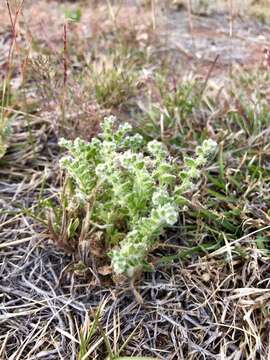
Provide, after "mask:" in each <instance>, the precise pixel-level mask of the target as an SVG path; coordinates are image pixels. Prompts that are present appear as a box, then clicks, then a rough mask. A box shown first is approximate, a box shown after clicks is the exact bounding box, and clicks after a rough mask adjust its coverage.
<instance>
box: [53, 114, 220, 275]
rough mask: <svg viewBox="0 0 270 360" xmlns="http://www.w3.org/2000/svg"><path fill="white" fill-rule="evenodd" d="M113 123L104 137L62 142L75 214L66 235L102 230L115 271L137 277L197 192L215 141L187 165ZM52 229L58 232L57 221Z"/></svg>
mask: <svg viewBox="0 0 270 360" xmlns="http://www.w3.org/2000/svg"><path fill="white" fill-rule="evenodd" d="M115 125H116V124H115V118H114V117H108V118H105V120H104V122H103V124H102V130H103V133H102V134H101V136H100V138H97V137H95V138H93V139H92V141H91V142H85V141H83V140H81V139H79V138H77V139H76V140H75V141H74V142H71V141H67V140H65V139H62V140H61V141H60V144H61V146H63V147H65V148H66V149H67V150H68V155H66V156H64V157H63V158H62V159H61V167H62V168H63V169H65V171H66V173H67V182H68V184H69V185H68V187H65V189H66V191H65V194H64V197H62V202H64V203H65V205H64V207H65V209H66V211H67V212H71V213H72V214H73V215H74V216H73V219H72V220H71V221H70V223H69V225H68V226H67V228H68V234H69V235H66V236H68V237H69V238H70V241H71V242H72V241H74V238H75V237H76V233H77V231H78V229H80V236H79V237H80V238H82V235H81V234H82V233H83V234H84V238H87V236H85V235H86V234H87V233H88V234H89V233H91V234H93V232H97V231H98V232H100V230H102V232H103V234H104V239H105V243H106V244H107V248H108V249H109V252H108V254H109V256H110V258H111V261H112V266H113V269H114V271H115V272H116V273H117V274H125V275H127V276H128V277H133V276H134V274H135V273H136V272H137V271H139V270H141V269H142V268H144V266H145V265H147V263H146V257H147V254H148V252H149V251H150V250H151V249H152V248H153V246H154V244H155V242H156V241H157V239H158V238H159V236H160V235H161V234H163V232H164V230H165V229H166V228H167V227H170V226H173V225H174V224H175V223H176V222H177V220H178V213H179V210H180V207H181V205H182V204H183V194H185V193H186V192H189V191H191V190H193V189H194V187H195V182H196V180H198V178H199V177H200V174H201V170H200V169H201V168H202V167H203V166H204V165H205V164H206V162H207V159H208V157H209V155H210V154H212V152H213V150H214V149H215V148H216V143H215V142H214V141H212V140H206V141H204V142H203V144H202V145H201V146H198V147H197V148H196V157H195V158H185V159H184V167H183V166H181V163H180V162H179V159H178V158H176V157H172V156H170V155H169V152H168V150H167V149H166V147H165V146H164V145H163V144H162V143H161V142H158V141H156V140H153V141H150V142H148V143H145V141H144V139H143V137H142V136H141V135H139V134H132V127H131V126H130V125H129V124H127V123H124V124H121V125H120V126H119V127H118V128H116V127H115ZM67 189H69V190H68V191H67ZM58 218H59V216H58ZM66 218H68V217H66ZM51 226H52V227H53V228H54V232H55V233H56V232H57V231H58V230H59V226H58V230H55V229H57V224H56V222H55V220H54V221H52V224H51ZM58 232H59V231H58ZM77 237H78V235H77ZM88 238H89V236H88Z"/></svg>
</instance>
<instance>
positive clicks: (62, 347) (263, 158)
mask: <svg viewBox="0 0 270 360" xmlns="http://www.w3.org/2000/svg"><path fill="white" fill-rule="evenodd" d="M111 3H113V2H111ZM127 3H128V2H125V3H124V5H123V8H122V9H121V8H120V9H119V6H116V7H113V8H112V9H113V13H111V12H110V13H109V10H108V5H107V3H106V2H104V3H103V2H102V3H101V4H99V3H97V2H96V4H94V2H93V3H92V4H91V7H90V5H89V4H87V6H85V5H83V3H80V5H79V6H80V8H81V14H82V16H81V19H80V21H79V22H78V23H77V22H76V23H69V25H68V33H67V35H68V43H67V45H68V47H67V59H66V60H67V70H66V75H67V83H66V85H65V84H64V81H63V80H64V71H65V70H64V61H63V40H62V37H63V23H64V22H65V18H64V10H63V9H62V8H61V6H60V5H59V3H58V2H56V1H50V2H49V3H47V2H46V1H40V2H37V3H35V4H34V3H33V2H31V1H27V0H25V4H24V6H25V7H24V11H23V13H22V15H21V17H20V21H19V22H18V28H17V38H16V44H17V45H16V49H15V58H14V63H13V72H12V81H11V83H12V86H11V93H12V95H13V100H12V102H10V103H9V104H4V105H5V107H6V105H7V107H8V109H6V110H5V115H7V116H8V117H9V118H12V120H13V135H12V136H11V137H10V140H9V147H8V149H7V153H6V155H5V156H4V157H3V158H2V159H0V192H1V197H0V358H1V359H9V360H15V359H18V360H19V359H20V360H21V359H25V360H26V359H28V360H30V359H80V360H82V359H97V360H104V359H105V358H106V356H108V355H109V356H110V359H113V357H114V356H119V355H126V356H128V355H130V356H131V355H136V356H139V355H144V356H154V357H156V358H157V359H164V360H169V359H170V360H176V359H181V360H182V359H190V360H191V359H239V360H240V359H241V360H244V359H249V360H253V359H268V358H269V357H270V345H269V344H270V341H269V335H268V333H269V296H270V294H269V271H270V269H269V266H270V265H269V244H268V242H269V236H270V228H269V223H270V222H269V220H270V219H269V208H270V197H269V193H270V192H269V190H270V189H269V183H270V182H269V179H270V173H269V158H270V157H269V156H270V149H269V121H270V119H269V114H268V113H269V109H268V104H269V91H268V83H269V74H268V72H267V71H266V70H265V69H264V68H263V67H261V55H258V52H257V53H256V54H255V55H254V53H253V50H254V49H253V48H250V46H249V45H250V44H252V43H253V40H254V39H255V40H254V41H255V43H256V44H257V46H258V48H261V47H263V45H264V44H265V40H264V39H261V37H260V35H261V33H262V32H263V31H264V34H265V35H268V32H267V31H266V30H262V29H263V27H262V26H261V25H260V24H256V22H255V23H253V22H252V23H250V24H251V27H250V29H252V31H251V34H250V37H248V36H246V35H247V34H246V33H245V32H244V35H245V40H243V41H242V40H241V41H242V42H241V41H240V40H239V36H240V38H241V35H242V34H243V33H241V31H242V29H241V26H240V25H239V23H237V22H236V26H235V24H234V33H233V36H234V37H235V38H236V39H237V40H233V41H236V42H235V43H233V44H238V42H239V41H240V42H241V44H242V45H243V44H245V45H243V49H246V52H248V53H247V54H246V57H244V51H243V52H241V51H240V50H241V49H240V50H239V51H240V52H241V56H240V57H237V56H236V55H239V53H236V52H235V53H234V54H233V55H235V56H236V58H237V59H238V58H240V62H242V63H244V65H246V66H247V67H248V68H249V69H251V68H252V71H249V72H245V71H243V69H242V68H240V67H238V65H237V66H235V71H234V69H233V71H232V74H231V75H232V78H228V77H227V75H228V64H229V63H230V62H228V61H227V58H226V56H225V55H224V53H222V51H223V49H224V47H223V45H224V44H225V45H226V41H228V38H227V37H224V39H223V40H222V42H218V44H219V45H218V46H217V51H218V52H219V53H220V59H219V60H218V62H217V64H215V66H214V68H213V71H211V72H209V71H210V70H209V69H211V64H212V61H213V60H214V58H215V57H214V56H212V55H213V53H212V52H211V49H210V50H209V52H208V53H207V54H206V52H203V54H204V55H209V56H203V57H202V58H201V59H199V60H198V52H197V53H196V51H195V52H194V49H193V48H192V47H191V46H190V34H189V33H188V32H187V29H188V28H189V27H188V20H187V15H186V13H182V12H181V13H177V12H175V11H174V10H169V11H168V12H166V11H165V12H164V11H163V12H162V11H161V9H160V8H159V4H158V3H156V8H155V13H154V14H155V16H156V18H155V27H156V31H153V8H152V7H151V4H150V6H147V5H146V6H143V5H140V6H139V5H135V4H134V3H133V2H130V3H132V4H131V5H127ZM11 5H12V4H11ZM15 5H16V4H15ZM148 5H149V4H148ZM13 6H14V4H13ZM64 7H65V8H69V9H75V10H76V8H77V7H78V4H71V3H65V4H64ZM0 8H2V9H1V10H3V9H4V10H3V11H1V12H0V14H1V19H0V20H1V24H2V25H3V27H4V28H5V31H4V32H3V33H4V34H6V38H5V39H6V40H4V41H3V43H1V48H0V54H3V55H0V67H1V68H0V74H1V79H3V78H4V76H5V74H6V65H7V64H6V57H7V56H8V48H9V44H10V41H12V36H11V35H10V34H11V28H10V25H9V24H10V22H9V20H8V17H7V16H6V14H7V13H6V8H5V4H4V5H3V4H1V5H0ZM12 9H14V8H13V7H12ZM4 11H5V12H4ZM48 11H49V14H50V15H49V16H48ZM181 14H182V15H181ZM181 16H182V18H181ZM180 19H183V22H180ZM220 19H221V20H220ZM193 21H194V29H193V30H194V33H195V35H194V36H196V31H197V30H198V28H199V27H198V26H199V25H200V24H201V23H200V21H202V20H201V18H199V19H198V23H196V21H197V20H196V19H195V18H193ZM206 21H208V20H205V24H208V25H209V24H210V25H209V27H211V26H212V22H215V21H216V22H220V23H221V25H222V26H223V23H222V21H223V20H222V18H220V17H216V18H215V17H213V18H211V19H209V23H206ZM235 21H236V20H235ZM89 24H90V26H89ZM183 24H184V25H183ZM224 24H225V25H224V31H225V30H226V31H227V30H228V28H226V26H228V21H227V19H225V20H224ZM182 26H186V27H185V28H183V27H182ZM183 29H184V30H183ZM243 31H244V30H243ZM179 33H182V34H184V35H185V36H184V37H183V39H185V37H186V38H187V39H188V40H186V42H185V41H184V40H183V42H181V44H179V42H175V39H176V38H177V37H178V35H179ZM168 34H169V35H168ZM215 36H216V33H215ZM222 36H223V35H222ZM201 39H206V40H205V41H206V42H205V44H206V45H204V47H207V46H208V47H209V48H210V45H209V44H210V40H211V36H210V35H209V33H205V32H201V33H200V36H199V37H198V38H197V41H198V42H200V41H202V40H201ZM209 39H210V40H209ZM226 39H227V40H226ZM195 40H196V37H195ZM1 41H2V40H1ZM237 41H238V42H237ZM266 44H267V43H266ZM195 45H196V44H195ZM225 45H224V46H225ZM258 48H256V49H257V50H258ZM176 49H177V51H176ZM200 49H202V48H199V50H198V49H197V50H198V51H199V53H200V51H201V50H200ZM257 50H256V51H257ZM215 51H216V50H215ZM226 51H227V50H226ZM252 54H253V55H254V56H253V57H252V56H251V55H252ZM249 55H250V56H249ZM2 59H4V60H2ZM119 59H120V60H121V71H123V73H124V75H125V76H128V78H129V79H131V81H130V82H128V84H127V82H126V80H125V79H126V78H125V76H124V77H122V74H121V75H120V77H117V76H118V75H119V74H118V73H117V76H116V79H117V81H114V80H115V77H114V75H115V74H114V73H111V72H110V70H112V71H115V67H114V66H113V62H115V63H116V69H117V71H118V70H119V69H118V68H117V65H118V64H119V61H120V60H119ZM232 59H233V63H234V64H235V63H236V60H235V58H234V57H232ZM254 62H255V65H254ZM22 64H26V65H25V68H23V69H24V70H25V72H23V74H24V77H23V81H22V76H21V74H22V72H21V69H22V67H21V65H22ZM93 64H94V65H93ZM104 64H105V65H104ZM102 65H103V66H105V68H106V71H109V75H108V76H107V77H106V78H104V81H101V79H102V78H101V77H100V76H98V77H97V78H96V79H95V77H94V76H91V75H92V72H94V75H97V74H99V71H100V67H101V68H102ZM183 69H184V70H183ZM106 71H105V74H106ZM102 74H103V75H104V73H102ZM110 76H112V78H113V81H110ZM123 79H124V81H123ZM1 81H2V80H1ZM104 83H105V84H106V86H104V87H103V86H102V85H103V84H104ZM18 84H19V85H18ZM97 84H98V86H101V93H102V96H101V97H99V96H97V93H96V92H95V89H96V87H97ZM64 85H65V86H64ZM127 85H128V86H127ZM186 85H188V86H190V91H188V92H186V89H187V87H186ZM191 85H192V86H191ZM112 86H113V87H112ZM112 89H114V92H113V91H112ZM175 94H176V95H177V96H176V95H175ZM179 94H180V95H181V96H180V95H179ZM183 94H184V95H183ZM174 95H175V96H174ZM115 99H116V100H115ZM179 99H180V100H181V101H180V102H179ZM2 106H3V103H2ZM183 108H184V109H186V108H188V109H189V111H186V112H185V113H184V116H183ZM153 109H154V110H153ZM112 112H113V113H115V114H117V115H118V116H119V118H120V119H128V120H130V121H132V122H133V124H136V126H137V127H138V130H139V131H141V132H142V133H145V135H146V136H156V137H160V138H161V139H162V140H164V141H166V142H167V144H168V145H169V146H170V148H171V151H173V152H176V151H179V150H180V151H181V153H182V152H184V153H190V154H192V152H193V150H194V147H195V145H196V144H197V142H200V141H202V140H203V139H204V138H206V137H212V138H215V140H217V141H218V143H219V153H218V156H217V158H216V161H215V163H214V165H213V166H211V168H210V169H209V174H210V175H209V176H207V177H206V176H204V177H202V179H201V183H200V190H199V191H198V192H197V193H196V194H195V195H194V196H193V197H192V198H190V199H188V205H187V208H184V209H183V211H182V212H181V216H180V221H179V224H177V226H176V227H175V229H174V230H173V231H170V232H169V233H168V234H166V236H165V237H164V238H163V239H162V241H161V242H160V245H159V246H158V247H157V248H156V249H155V250H154V251H153V252H152V254H151V256H150V259H149V260H150V261H151V262H152V263H153V265H154V266H155V269H156V270H155V271H152V272H148V273H145V274H144V275H143V276H142V278H141V279H140V281H138V282H137V283H136V289H135V290H134V288H132V287H131V286H130V284H128V283H126V282H123V283H122V284H117V283H115V282H114V281H113V279H112V278H111V276H110V274H106V269H104V271H103V273H97V272H95V269H94V268H92V267H87V266H82V264H81V263H80V262H78V259H76V258H75V257H74V254H69V253H66V252H64V251H62V250H60V249H57V248H56V247H55V245H54V244H53V242H52V240H51V239H50V238H49V236H48V231H47V228H46V219H44V218H40V217H39V212H38V211H36V210H37V209H39V208H40V207H41V206H42V204H43V203H42V202H43V200H44V199H52V201H55V202H56V196H57V193H58V190H59V187H60V186H61V181H62V176H61V174H60V172H59V168H58V158H59V155H60V149H59V148H58V145H57V141H58V137H59V136H61V135H63V134H65V136H67V137H69V138H74V137H76V136H77V135H80V136H82V137H84V138H86V139H89V138H90V137H91V136H92V135H93V134H96V133H97V132H98V131H99V122H100V120H101V119H102V118H103V117H104V115H105V114H108V113H112ZM162 114H163V115H162ZM162 116H163V117H164V118H165V120H166V121H167V122H162V121H161V119H162ZM166 116H167V117H166ZM146 129H151V131H152V132H150V131H148V130H147V131H146ZM181 153H180V154H181ZM136 291H137V293H138V294H139V296H140V297H141V299H142V303H138V301H137V300H138V297H137V298H136V296H134V292H135V294H136Z"/></svg>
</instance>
